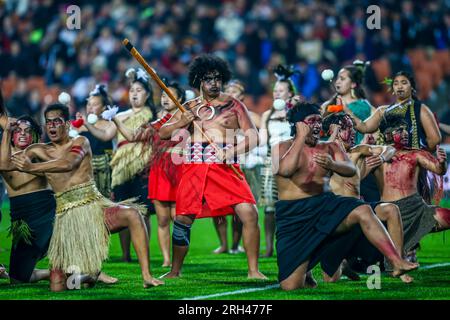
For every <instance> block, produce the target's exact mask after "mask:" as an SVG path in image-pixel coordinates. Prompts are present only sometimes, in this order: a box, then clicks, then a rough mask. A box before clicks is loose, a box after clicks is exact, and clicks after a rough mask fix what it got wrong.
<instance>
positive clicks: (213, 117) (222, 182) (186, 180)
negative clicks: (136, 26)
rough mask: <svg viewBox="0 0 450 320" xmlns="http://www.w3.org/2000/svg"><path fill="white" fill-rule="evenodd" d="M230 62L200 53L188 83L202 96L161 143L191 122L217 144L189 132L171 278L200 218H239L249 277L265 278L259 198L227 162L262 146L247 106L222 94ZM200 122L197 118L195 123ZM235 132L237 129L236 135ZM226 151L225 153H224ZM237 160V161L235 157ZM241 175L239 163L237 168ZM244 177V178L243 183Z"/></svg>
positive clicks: (164, 134)
mask: <svg viewBox="0 0 450 320" xmlns="http://www.w3.org/2000/svg"><path fill="white" fill-rule="evenodd" d="M230 74H231V72H230V69H229V66H228V64H227V63H226V62H225V61H224V60H222V59H220V58H218V57H216V56H213V55H201V56H199V57H197V58H196V59H194V61H193V62H192V63H191V65H190V67H189V84H190V85H191V86H192V87H194V88H196V89H199V90H200V96H199V97H198V98H196V99H194V100H190V101H187V102H186V103H185V106H186V109H188V111H187V112H185V113H180V112H178V113H177V114H175V115H174V122H172V123H171V124H170V125H167V124H166V125H163V126H162V127H161V129H160V131H159V134H160V136H161V138H162V139H170V138H171V136H172V134H173V133H174V132H175V131H176V130H178V129H188V130H189V129H193V128H192V122H193V121H195V122H196V124H197V125H199V126H201V127H202V128H203V129H204V130H205V132H206V134H208V132H209V134H210V136H211V139H213V141H214V144H215V145H214V146H211V145H209V142H207V141H208V140H207V139H206V138H205V137H204V136H203V135H199V132H195V131H194V130H190V139H189V140H190V142H188V143H189V146H188V147H189V150H190V153H189V154H188V155H187V158H188V159H187V160H188V162H187V163H184V164H183V173H182V177H181V180H180V184H179V186H178V192H177V197H176V203H177V208H176V218H175V222H174V227H173V233H172V246H173V261H172V269H171V271H170V272H169V273H168V274H166V275H165V276H166V277H178V276H180V272H181V267H182V264H183V260H184V257H185V256H186V254H187V251H188V249H189V242H190V228H191V225H192V223H193V222H194V220H195V219H196V218H204V217H217V216H224V215H227V214H233V213H234V212H236V214H237V215H238V216H239V218H240V219H241V221H242V223H243V238H244V248H245V250H246V253H247V258H248V277H249V278H258V279H265V278H266V277H265V276H264V275H263V274H262V273H261V272H259V268H258V255H259V226H258V213H257V210H256V207H255V199H254V197H253V195H252V193H251V190H250V187H249V186H248V184H247V182H246V181H245V178H243V177H242V176H241V177H238V176H237V175H236V174H235V172H234V171H233V170H232V169H231V168H230V167H229V166H228V165H227V164H225V163H224V162H227V161H228V162H232V160H231V159H233V158H235V157H236V155H238V154H241V153H244V152H247V151H249V150H250V149H252V148H253V147H254V146H256V144H257V142H258V141H257V140H258V137H257V131H256V128H255V126H254V124H253V123H252V121H251V119H250V117H249V115H248V112H247V108H246V107H245V106H244V104H243V103H242V102H240V101H239V100H236V99H234V98H232V97H230V96H228V95H226V94H224V93H222V92H221V86H222V83H226V82H227V81H228V80H229V79H230ZM194 119H195V120H194ZM227 129H228V133H229V132H230V130H236V129H241V130H242V131H243V132H244V134H245V138H244V140H243V141H242V142H240V143H238V144H235V134H226V133H227ZM232 132H234V131H232ZM225 148H226V149H225ZM234 160H235V159H234ZM232 165H233V166H234V168H235V169H236V170H237V171H238V172H239V173H240V175H242V172H241V170H240V169H239V165H238V164H236V163H234V164H232ZM241 178H242V180H241Z"/></svg>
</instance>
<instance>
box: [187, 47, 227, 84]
mask: <svg viewBox="0 0 450 320" xmlns="http://www.w3.org/2000/svg"><path fill="white" fill-rule="evenodd" d="M212 71H217V72H218V73H219V74H220V77H221V79H222V82H223V83H227V82H228V81H230V79H231V70H230V66H229V65H228V62H226V61H225V60H223V59H222V58H219V57H218V56H215V55H212V54H202V55H200V56H198V57H197V58H195V59H194V60H193V61H192V62H191V64H190V65H189V73H188V76H189V85H190V86H191V87H193V88H196V89H200V84H201V82H202V80H203V77H204V76H205V75H206V74H208V73H209V72H212Z"/></svg>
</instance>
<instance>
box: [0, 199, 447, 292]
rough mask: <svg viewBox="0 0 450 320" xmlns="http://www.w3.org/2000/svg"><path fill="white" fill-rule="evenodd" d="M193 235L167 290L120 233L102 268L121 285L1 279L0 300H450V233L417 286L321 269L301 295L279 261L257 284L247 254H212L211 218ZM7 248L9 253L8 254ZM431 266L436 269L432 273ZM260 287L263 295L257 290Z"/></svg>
mask: <svg viewBox="0 0 450 320" xmlns="http://www.w3.org/2000/svg"><path fill="white" fill-rule="evenodd" d="M2 211H3V221H2V223H1V224H0V248H1V249H0V250H1V252H0V263H3V264H6V265H7V264H8V262H9V247H10V239H9V238H7V237H6V235H7V227H8V226H9V214H8V207H7V204H6V206H4V207H3V210H2ZM262 219H263V216H262V214H261V215H260V225H263V223H262V221H263V220H262ZM155 227H156V217H155V216H152V238H151V267H152V272H153V274H154V275H157V276H159V275H161V274H163V273H165V272H167V271H168V269H167V268H162V267H161V264H162V257H161V254H160V251H159V247H158V244H157V237H156V229H155ZM262 231H263V230H262ZM191 234H192V237H191V239H192V242H191V243H192V245H191V248H190V252H189V254H188V256H187V258H186V261H185V266H184V269H183V277H182V278H180V279H169V280H166V285H165V286H160V287H157V288H151V289H146V290H144V289H143V288H142V282H141V277H140V270H139V265H138V263H137V260H136V256H135V255H133V257H134V261H133V262H132V263H123V262H120V257H121V251H120V245H119V240H118V235H113V236H112V238H111V247H110V259H109V260H108V261H107V262H106V263H105V264H104V268H103V270H104V271H105V272H107V273H108V274H110V275H112V276H115V277H118V278H119V283H118V284H115V285H104V284H98V285H96V286H95V287H94V288H91V289H83V290H79V291H67V292H63V293H51V292H50V291H49V289H48V283H47V282H41V283H38V284H24V285H18V286H10V285H9V282H8V281H7V280H0V299H2V300H3V299H48V300H66V299H70V300H81V299H83V300H84V299H102V300H103V299H107V300H112V299H140V300H141V299H150V300H167V299H170V300H174V299H183V298H200V299H243V300H257V299H267V300H272V299H287V300H291V299H314V300H331V299H333V300H334V299H339V300H341V299H352V300H353V299H355V300H358V299H389V300H390V299H450V240H449V239H445V238H446V237H447V238H449V236H450V233H448V232H447V233H446V234H445V233H440V234H432V235H429V236H427V237H426V238H425V239H424V240H423V241H422V243H421V245H422V250H421V251H420V252H419V254H418V256H419V260H420V263H421V267H422V269H419V270H418V271H415V272H413V273H411V275H412V276H413V277H414V278H415V282H414V283H413V284H409V285H405V284H402V283H401V282H400V281H399V280H398V279H392V278H389V277H387V276H383V277H382V279H381V289H379V290H377V289H374V290H370V289H368V288H367V285H366V280H367V277H363V279H362V280H361V281H359V282H350V281H348V280H341V281H340V282H339V283H335V284H328V283H323V281H322V280H321V272H320V269H319V268H318V267H316V268H315V269H314V275H315V277H316V279H317V280H318V282H319V287H318V288H317V289H306V290H300V291H296V292H283V291H281V290H280V289H279V288H277V287H276V284H277V281H276V279H277V264H276V258H269V259H261V260H260V269H261V271H262V272H264V273H265V274H266V275H267V276H268V277H269V279H270V280H269V281H255V280H247V279H246V270H247V267H246V259H245V255H244V254H240V255H229V254H222V255H214V254H212V253H211V252H212V250H214V249H215V248H216V247H217V246H218V240H217V236H216V234H215V231H214V228H213V225H212V221H211V220H210V219H203V220H199V221H197V222H196V223H195V224H194V226H193V228H192V233H191ZM5 248H6V251H4V250H5ZM261 248H264V240H262V243H261ZM436 264H444V265H443V266H442V265H441V266H439V265H436ZM445 264H447V265H445ZM427 266H428V268H429V267H430V266H431V268H429V269H427ZM38 267H40V268H45V267H47V260H43V261H41V262H40V263H39V265H38ZM423 267H425V268H423ZM255 288H256V290H259V291H255Z"/></svg>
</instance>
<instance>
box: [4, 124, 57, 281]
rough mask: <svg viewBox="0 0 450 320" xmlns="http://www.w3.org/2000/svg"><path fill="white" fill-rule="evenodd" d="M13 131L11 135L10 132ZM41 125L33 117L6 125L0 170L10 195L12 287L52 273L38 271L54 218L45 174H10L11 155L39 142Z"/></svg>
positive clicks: (52, 200) (54, 205) (51, 196)
mask: <svg viewBox="0 0 450 320" xmlns="http://www.w3.org/2000/svg"><path fill="white" fill-rule="evenodd" d="M11 131H12V133H11ZM41 134H42V130H41V128H40V126H39V125H38V124H37V123H36V122H35V121H34V119H33V118H31V117H30V116H21V117H19V118H18V119H17V122H15V121H11V120H10V122H6V123H5V130H4V131H3V136H2V143H1V150H0V171H1V175H2V178H3V181H4V182H5V185H6V189H7V192H8V196H9V200H10V208H11V227H10V235H12V246H11V254H10V262H9V277H10V281H11V283H12V284H15V283H22V282H38V281H40V280H48V279H49V277H50V271H49V270H39V269H35V267H36V264H37V263H38V261H39V260H41V259H42V258H43V257H45V255H46V254H47V249H48V245H49V243H50V238H51V236H52V230H53V221H54V218H55V209H56V204H55V199H54V196H53V192H52V191H51V190H50V189H49V187H48V184H47V180H46V179H45V177H44V176H42V175H33V174H29V173H24V172H19V171H11V170H13V169H14V167H13V166H12V165H11V163H10V156H11V146H10V145H12V152H19V151H22V150H25V149H26V148H27V147H28V146H29V145H31V144H33V143H38V142H39V140H40V137H41Z"/></svg>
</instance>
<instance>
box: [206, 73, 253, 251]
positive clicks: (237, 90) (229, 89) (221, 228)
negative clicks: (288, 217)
mask: <svg viewBox="0 0 450 320" xmlns="http://www.w3.org/2000/svg"><path fill="white" fill-rule="evenodd" d="M225 94H228V95H229V96H231V97H233V98H235V99H238V100H239V101H242V102H243V101H244V98H245V88H244V84H243V83H242V82H241V81H239V80H236V79H232V80H230V81H229V82H228V83H227V84H226V86H225ZM248 114H249V116H250V118H251V119H252V121H253V123H255V126H256V128H257V129H259V123H260V116H259V115H258V114H257V113H255V112H252V111H250V110H249V111H248ZM239 137H241V136H239ZM242 138H244V137H243V136H242ZM259 152H260V150H259V148H258V147H256V148H254V149H252V150H250V152H249V153H248V154H246V155H245V156H243V158H244V167H243V168H242V171H243V172H244V175H245V178H246V179H247V182H248V184H249V186H250V189H251V191H252V194H253V196H254V197H255V199H259V194H260V188H261V186H260V180H261V178H260V166H259V162H260V161H261V156H260V155H259ZM213 221H214V225H215V227H216V231H217V234H218V236H219V241H220V247H218V248H217V249H215V250H214V251H213V252H214V253H225V252H228V253H231V254H238V253H241V252H245V251H244V249H243V248H242V247H241V246H240V245H239V243H240V242H241V238H242V222H241V220H239V217H238V216H237V215H234V216H233V218H232V231H233V241H232V245H231V249H230V250H228V237H227V226H228V222H227V219H226V218H222V217H218V218H213Z"/></svg>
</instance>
